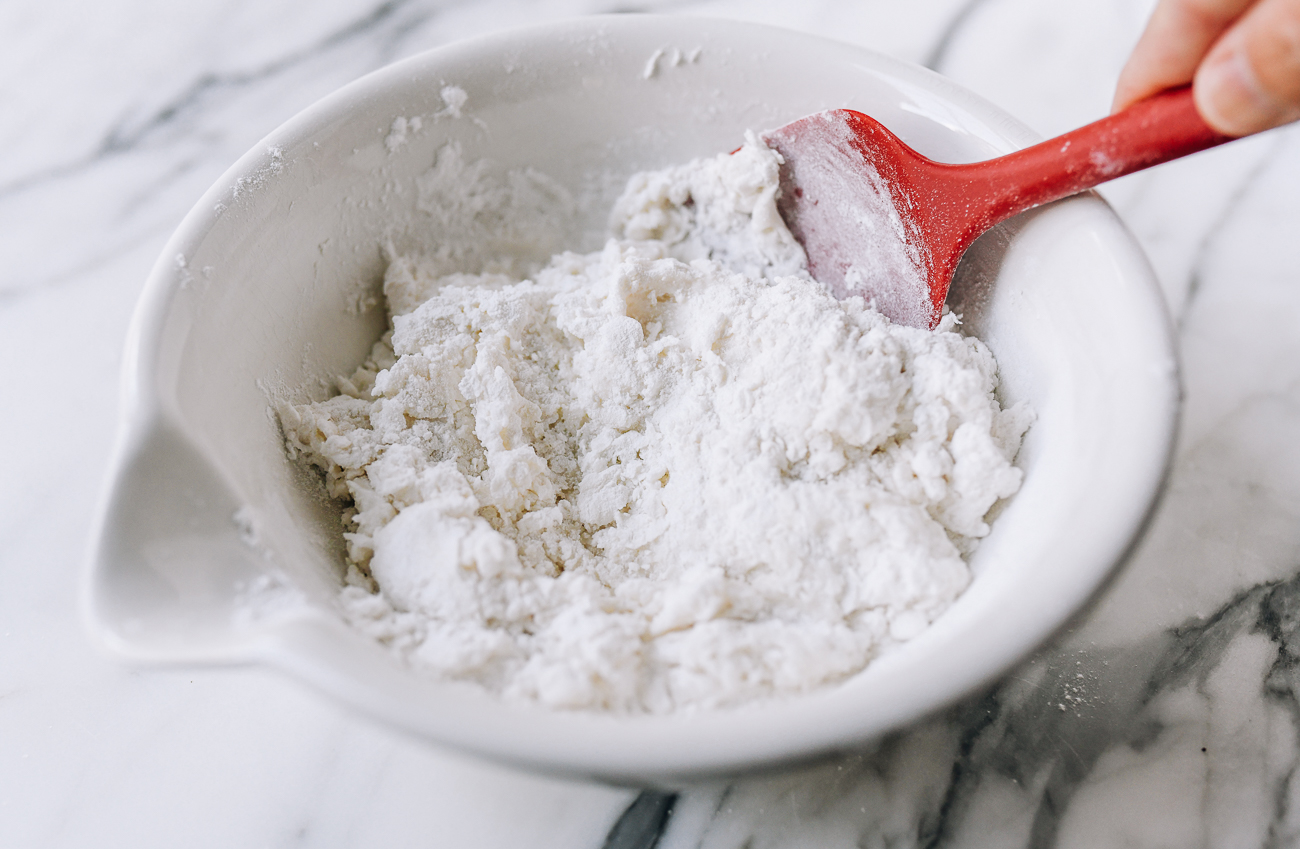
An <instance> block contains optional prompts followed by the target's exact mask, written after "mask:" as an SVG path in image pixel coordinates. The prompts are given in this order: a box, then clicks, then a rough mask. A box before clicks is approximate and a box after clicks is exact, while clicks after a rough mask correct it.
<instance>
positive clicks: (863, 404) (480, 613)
mask: <svg viewBox="0 0 1300 849" xmlns="http://www.w3.org/2000/svg"><path fill="white" fill-rule="evenodd" d="M441 156H450V154H443V155H441ZM444 164H445V163H444ZM779 164H780V160H779V157H778V156H777V155H776V154H775V153H774V152H772V151H770V150H768V149H767V148H766V147H764V146H763V145H762V144H761V143H759V142H756V141H755V140H754V139H753V138H752V137H751V138H750V139H749V140H748V142H747V143H746V145H745V147H744V148H743V149H742V150H741V151H740V152H739V153H737V154H735V155H734V156H722V157H718V158H715V159H710V160H699V161H696V162H692V163H690V164H688V165H685V166H681V167H678V168H672V169H667V170H665V171H661V172H654V173H648V174H640V175H637V176H635V177H634V178H633V179H632V180H631V181H630V183H629V185H628V189H627V191H626V192H625V193H624V195H623V197H622V198H620V199H619V201H618V202H617V203H616V204H615V207H614V211H613V215H612V223H611V229H612V231H613V238H611V239H610V240H609V241H608V243H607V244H606V245H605V247H604V249H603V250H600V251H597V252H595V253H589V254H579V253H562V254H558V255H556V256H554V257H553V258H552V259H551V260H550V262H549V263H547V264H546V265H545V266H544V267H541V268H540V269H537V270H536V271H530V273H528V274H527V275H526V276H525V275H523V274H520V273H499V272H496V271H493V270H492V269H488V270H487V271H486V272H485V273H477V272H480V271H483V270H482V269H475V270H474V271H475V272H476V273H468V272H466V271H457V272H452V273H446V271H445V257H446V255H447V251H443V254H442V257H443V260H444V261H439V262H430V261H427V260H426V259H424V258H422V257H419V256H404V257H397V258H395V259H394V260H393V261H392V262H391V264H390V265H389V268H388V273H387V276H386V279H385V293H386V295H387V296H388V303H389V307H390V312H391V319H392V321H391V330H390V331H389V332H388V333H387V334H385V336H384V337H383V338H382V339H381V340H380V341H379V342H378V343H377V344H376V345H375V347H374V349H373V351H372V353H371V355H370V357H369V359H368V360H367V361H366V363H364V364H363V365H362V366H361V367H360V368H359V369H358V371H357V372H356V373H355V374H354V375H353V376H352V377H351V378H348V379H345V380H340V382H339V385H340V389H341V390H342V391H341V394H339V395H338V396H336V397H334V398H331V399H329V400H327V401H324V402H321V403H315V404H304V405H299V406H292V407H290V406H285V407H283V408H282V409H281V420H282V423H283V425H284V428H285V432H286V435H287V438H288V443H289V445H290V448H291V450H292V451H293V452H295V453H296V454H297V455H299V456H301V457H303V458H305V459H306V460H307V461H309V462H311V463H314V464H315V465H317V466H319V467H320V468H321V469H322V470H323V471H324V473H325V476H326V483H327V487H328V489H329V491H330V493H331V495H333V496H335V497H338V498H342V499H346V500H347V501H348V502H349V503H350V507H349V508H348V511H347V513H346V514H345V520H346V523H347V525H348V532H347V533H346V535H345V536H346V539H347V544H348V560H349V564H350V567H349V586H348V587H347V588H345V589H344V590H343V593H342V596H341V599H342V608H343V610H344V612H345V615H346V616H347V618H348V619H349V621H350V622H351V623H352V624H353V625H354V626H356V627H358V628H360V629H362V630H363V631H364V632H366V633H368V634H371V635H373V636H374V637H375V638H377V639H380V640H382V641H384V642H385V643H387V644H389V645H391V646H392V647H393V649H394V650H396V651H398V652H399V653H400V654H402V655H403V656H404V657H406V658H407V659H408V660H409V662H410V663H412V664H413V665H415V666H416V667H419V668H422V669H425V670H428V671H429V672H430V673H431V674H434V675H436V676H439V677H442V678H445V679H452V680H459V681H466V682H471V683H474V684H477V685H480V686H482V687H485V688H487V689H489V690H491V691H493V692H496V693H499V694H500V695H501V696H502V697H504V698H508V699H512V700H525V701H534V702H540V703H541V704H544V705H547V706H550V707H553V708H561V709H593V710H608V711H614V712H624V713H629V712H630V713H638V712H650V713H666V712H669V711H673V710H680V709H696V708H711V707H723V706H729V705H735V704H739V703H742V702H745V701H747V700H752V699H756V698H764V697H772V696H777V695H783V694H792V693H799V692H804V691H807V690H810V689H813V688H816V687H820V686H824V685H826V684H829V683H832V682H836V681H840V680H843V679H844V678H846V677H848V676H850V675H852V674H854V673H855V672H857V671H859V670H861V669H862V668H863V667H864V666H866V665H867V664H868V663H869V662H870V661H871V660H872V659H873V658H874V657H876V656H877V655H879V654H880V653H881V652H882V651H884V650H887V649H888V648H889V647H890V646H891V645H893V644H895V643H897V642H899V641H902V640H906V639H908V638H910V637H912V636H914V635H916V634H917V633H919V632H920V631H921V630H922V629H924V628H925V627H926V626H927V625H928V624H929V623H930V622H932V621H933V620H934V619H935V617H937V616H938V615H939V614H941V613H942V612H943V611H944V610H945V609H946V608H947V607H948V606H949V605H950V604H951V603H952V601H953V600H954V599H955V598H956V597H957V596H958V594H960V593H961V592H962V590H963V589H965V587H966V585H967V584H968V582H969V580H970V575H969V569H968V567H967V565H966V562H965V560H964V559H963V555H964V554H965V553H967V552H968V551H969V549H970V548H971V547H972V545H973V544H974V542H975V541H976V540H977V539H978V538H980V537H982V536H984V535H985V534H987V533H988V530H989V529H988V525H987V524H986V522H985V516H986V514H987V513H988V511H989V509H990V508H991V507H992V506H993V505H994V504H995V503H996V502H997V501H998V500H999V499H1002V498H1006V497H1008V496H1010V495H1012V494H1013V493H1014V492H1015V491H1016V490H1017V488H1018V487H1019V485H1020V479H1021V473H1020V471H1019V470H1018V469H1016V468H1015V467H1014V466H1013V465H1012V460H1013V458H1014V457H1015V455H1016V452H1017V451H1018V450H1019V446H1020V441H1021V436H1022V434H1023V432H1024V430H1025V428H1026V427H1027V426H1028V424H1029V421H1030V418H1031V414H1030V413H1029V411H1028V410H1026V409H1025V408H1023V407H1022V406H1016V407H1012V408H1010V409H1007V410H1002V409H1001V408H1000V406H999V404H998V402H997V400H996V398H995V396H994V392H995V390H996V388H997V367H996V364H995V362H994V360H993V357H992V355H991V354H990V352H989V351H988V349H987V348H986V347H985V346H984V345H983V344H982V343H981V342H979V341H978V340H976V339H973V338H969V337H964V336H962V335H960V334H959V333H957V332H955V328H956V319H955V318H954V317H952V316H949V317H947V318H945V319H944V321H943V322H942V323H941V325H940V327H939V329H938V330H937V331H933V332H931V331H926V330H916V329H913V328H908V327H902V326H896V325H892V324H890V322H889V321H888V320H887V319H885V318H884V317H882V316H881V315H880V314H879V313H877V312H876V311H874V310H873V309H872V308H871V307H870V306H869V305H867V304H865V303H863V301H862V300H861V299H856V298H855V299H848V300H845V301H838V300H836V299H835V298H834V297H832V296H831V295H830V294H828V293H827V292H826V291H825V290H824V289H823V288H822V287H821V286H819V285H818V284H816V283H814V282H813V281H812V280H811V279H810V278H808V276H807V272H806V265H805V264H804V261H803V255H802V249H801V248H800V247H799V244H798V243H797V242H796V241H795V240H794V239H793V237H791V235H790V233H789V231H788V230H787V229H786V228H785V225H784V224H783V223H782V221H781V219H780V216H779V215H778V214H777V211H776V205H775V204H776V193H777V186H778V185H779V181H778V166H779ZM463 171H464V169H462V171H461V173H460V176H459V177H458V178H457V179H462V180H463V179H464V173H463ZM480 178H481V179H483V180H489V179H492V178H491V177H490V175H489V174H488V173H487V172H486V171H484V172H483V173H482V174H480V175H479V177H476V178H475V179H480ZM429 179H433V178H432V177H430V178H429ZM506 185H507V186H508V184H506ZM482 188H483V187H479V189H477V190H476V191H478V192H479V194H491V193H490V192H484V191H482ZM534 194H535V192H534ZM498 267H499V268H507V269H512V270H513V267H512V266H511V265H510V263H508V262H506V263H502V264H499V266H498Z"/></svg>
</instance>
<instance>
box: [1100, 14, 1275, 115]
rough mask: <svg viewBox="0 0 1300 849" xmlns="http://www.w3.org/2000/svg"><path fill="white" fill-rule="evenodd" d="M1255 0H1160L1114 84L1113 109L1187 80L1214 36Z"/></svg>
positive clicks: (1190, 78) (1121, 107)
mask: <svg viewBox="0 0 1300 849" xmlns="http://www.w3.org/2000/svg"><path fill="white" fill-rule="evenodd" d="M1253 2H1254V0H1160V2H1159V3H1158V4H1157V5H1156V8H1155V11H1154V12H1152V13H1151V20H1150V21H1148V22H1147V28H1146V30H1145V31H1144V32H1143V33H1142V37H1141V38H1139V39H1138V43H1137V46H1136V47H1134V48H1133V54H1132V56H1130V57H1129V60H1128V64H1126V65H1125V66H1124V70H1123V71H1122V72H1120V75H1119V83H1118V85H1117V86H1116V88H1115V105H1114V110H1115V111H1119V110H1120V109H1123V108H1124V107H1126V106H1128V105H1130V104H1132V103H1134V102H1136V101H1138V100H1142V99H1143V98H1146V97H1150V96H1151V95H1153V94H1155V93H1156V92H1160V91H1164V90H1165V89H1167V88H1171V87H1173V86H1177V85H1183V84H1185V83H1189V82H1191V81H1192V77H1193V76H1194V75H1195V74H1196V68H1197V66H1198V65H1200V64H1201V60H1202V59H1203V58H1205V55H1206V53H1207V52H1208V51H1209V50H1210V47H1211V45H1213V44H1214V42H1215V40H1216V39H1217V38H1219V36H1220V35H1222V34H1223V33H1224V32H1225V31H1226V30H1227V29H1228V28H1229V26H1231V25H1232V22H1233V21H1235V20H1237V18H1239V17H1240V16H1241V15H1242V13H1243V12H1245V11H1246V9H1247V8H1249V7H1250V5H1251V4H1252V3H1253Z"/></svg>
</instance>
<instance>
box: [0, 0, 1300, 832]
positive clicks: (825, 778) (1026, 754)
mask: <svg viewBox="0 0 1300 849" xmlns="http://www.w3.org/2000/svg"><path fill="white" fill-rule="evenodd" d="M633 8H635V9H642V10H646V11H660V12H672V13H682V14H712V15H718V16H728V17H742V18H747V19H752V20H760V21H765V22H769V23H776V24H781V25H784V26H788V27H791V28H794V29H800V30H805V31H810V32H814V33H818V34H823V35H828V36H831V37H835V38H839V39H842V40H847V41H852V42H856V43H859V44H863V45H866V46H869V47H872V48H875V49H879V50H882V51H884V52H887V53H891V54H894V55H896V56H900V57H902V58H905V59H910V60H913V61H919V62H925V63H927V64H930V65H931V66H933V67H936V68H937V69H938V70H940V71H941V72H943V73H945V74H948V75H949V76H951V77H953V78H954V79H956V80H957V81H959V82H961V83H962V84H964V85H966V86H968V87H970V88H972V89H974V90H975V91H977V92H979V93H981V94H983V95H985V96H986V97H988V98H989V99H991V100H993V101H994V102H996V103H998V104H1000V105H1002V106H1004V107H1005V108H1007V109H1008V110H1010V111H1011V112H1012V113H1014V114H1016V115H1019V116H1020V117H1021V118H1023V119H1024V120H1025V121H1026V122H1027V123H1029V124H1030V125H1032V126H1034V127H1035V128H1037V129H1039V130H1041V131H1042V132H1044V133H1054V132H1058V131H1063V130H1066V129H1069V128H1070V127H1072V126H1075V125H1077V124H1081V123H1084V122H1086V121H1088V120H1091V119H1093V118H1095V117H1099V116H1100V115H1101V114H1103V113H1104V111H1105V110H1106V108H1107V105H1108V102H1109V97H1110V90H1111V88H1112V87H1113V85H1114V80H1115V77H1116V75H1117V73H1118V70H1119V67H1120V65H1121V63H1122V61H1123V59H1124V56H1125V54H1126V52H1127V50H1128V49H1129V47H1130V46H1131V45H1132V43H1133V42H1134V40H1135V39H1136V37H1137V33H1138V31H1139V29H1140V27H1141V25H1142V22H1143V20H1144V19H1145V16H1146V14H1147V12H1148V10H1149V3H1146V2H1131V0H1096V2H1091V3H1073V4H1065V3H1060V2H1055V0H924V2H914V3H907V4H902V3H897V2H894V0H856V2H850V0H838V2H837V0H821V1H820V2H817V1H816V0H808V2H804V3H799V4H782V3H778V2H775V0H767V1H766V2H739V0H719V2H701V1H700V0H682V2H671V1H670V0H652V2H647V3H644V4H641V5H635V4H632V5H628V4H623V3H620V2H616V0H552V1H551V2H544V3H527V2H523V1H522V0H476V2H468V0H462V2H451V0H446V1H445V2H438V0H391V2H387V3H380V2H377V0H322V1H321V2H305V0H278V2H256V3H255V2H238V0H193V1H192V2H187V3H171V2H163V0H104V2H97V3H91V2H78V0H60V2H40V3H38V2H35V0H9V2H6V3H4V4H0V151H3V156H0V258H2V259H3V262H0V352H2V354H3V360H4V362H7V363H9V364H10V367H9V368H7V369H6V370H5V373H4V383H5V392H4V398H5V401H4V408H3V415H0V456H2V457H3V464H2V465H0V468H3V470H4V471H3V476H2V477H0V482H2V483H3V485H2V486H0V499H2V500H0V540H2V541H3V542H2V543H0V552H2V553H0V575H2V576H3V581H4V583H3V588H2V589H0V637H2V639H0V846H4V847H85V846H96V847H113V846H132V847H177V846H184V847H208V846H211V847H280V846H306V847H336V846H358V847H361V846H391V847H398V846H425V845H428V846H467V847H521V846H537V847H592V849H596V848H597V847H602V846H605V847H624V849H630V847H650V846H655V845H657V846H659V847H661V849H679V847H703V849H740V847H751V849H765V847H797V846H818V847H828V849H834V848H835V847H884V846H890V847H911V846H922V847H936V846H944V847H947V846H1012V847H1014V846H1035V847H1046V846H1061V847H1076V846H1078V847H1084V846H1087V847H1165V846H1168V847H1187V846H1234V847H1255V846H1260V847H1265V846H1267V847H1282V846H1293V845H1300V779H1297V778H1296V767H1297V764H1298V763H1300V743H1298V741H1297V731H1298V730H1300V702H1298V701H1297V694H1298V692H1300V446H1297V444H1296V439H1295V436H1296V434H1297V433H1300V332H1297V330H1296V329H1295V324H1296V316H1297V315H1298V314H1300V259H1298V258H1297V253H1296V251H1295V248H1294V245H1295V239H1296V235H1297V234H1298V233H1300V191H1297V189H1300V131H1297V130H1296V129H1290V130H1285V131H1280V132H1274V133H1270V134H1267V135H1265V136H1262V137H1259V138H1256V139H1252V140H1248V141H1244V142H1239V143H1235V144H1233V145H1230V146H1228V147H1226V148H1222V149H1219V150H1216V151H1211V152H1208V153H1205V154H1201V155H1198V156H1196V157H1194V158H1192V159H1189V160H1185V161H1182V162H1178V163H1173V164H1170V165H1167V166H1164V167H1161V168H1160V169H1158V170H1156V171H1153V172H1147V173H1145V174H1140V175H1136V176H1134V177H1130V178H1127V179H1126V180H1124V181H1121V182H1120V183H1118V184H1115V185H1113V186H1111V187H1110V188H1108V189H1107V190H1106V192H1105V193H1106V195H1107V196H1108V197H1109V198H1110V199H1111V201H1112V202H1113V203H1114V204H1115V206H1116V207H1117V209H1118V210H1119V211H1120V213H1121V215H1122V216H1123V217H1124V218H1125V219H1126V220H1127V222H1128V223H1129V225H1130V226H1131V227H1132V228H1133V230H1134V232H1135V233H1136V234H1137V235H1138V238H1139V239H1140V241H1141V242H1142V244H1143V245H1144V246H1145V248H1146V249H1147V251H1148V253H1149V255H1150V257H1151V259H1152V262H1153V263H1154V265H1155V267H1156V269H1157V271H1158V273H1159V276H1160V278H1161V282H1162V285H1163V286H1164V289H1165V291H1166V293H1167V295H1168V298H1169V303H1170V307H1171V310H1172V312H1173V314H1174V316H1175V320H1176V322H1177V324H1178V327H1179V331H1180V334H1181V346H1182V356H1183V360H1184V365H1185V384H1186V389H1187V397H1186V406H1185V418H1184V425H1183V431H1182V435H1181V440H1180V447H1179V450H1178V454H1177V459H1176V464H1175V467H1174V471H1173V476H1172V478H1171V481H1170V485H1169V489H1168V492H1167V495H1166V497H1165V499H1164V501H1163V504H1162V506H1161V508H1160V510H1159V513H1158V515H1157V517H1156V520H1155V522H1154V524H1153V526H1152V527H1151V529H1150V531H1149V533H1148V534H1147V536H1146V538H1145V540H1144V541H1143V543H1142V545H1141V546H1140V548H1139V550H1138V552H1137V554H1136V556H1135V557H1134V558H1133V560H1132V562H1131V563H1130V564H1129V566H1128V567H1127V569H1126V570H1125V571H1124V572H1123V573H1122V575H1121V577H1120V578H1119V579H1118V580H1117V581H1116V582H1115V583H1114V585H1113V586H1112V587H1111V588H1110V589H1109V591H1108V592H1107V593H1106V595H1105V597H1104V598H1103V599H1102V600H1101V601H1100V603H1099V605H1098V606H1097V607H1096V608H1095V609H1094V610H1093V611H1092V612H1091V613H1090V614H1089V615H1088V616H1087V617H1086V618H1084V619H1083V620H1082V621H1080V622H1079V623H1077V625H1076V627H1075V628H1074V629H1073V630H1071V631H1070V632H1068V633H1066V634H1064V635H1062V637H1061V638H1060V639H1059V640H1058V641H1057V642H1056V643H1055V644H1053V645H1051V646H1049V647H1047V648H1045V649H1044V650H1043V651H1042V652H1041V653H1040V654H1039V655H1038V657H1037V658H1036V659H1034V660H1033V661H1032V662H1031V663H1029V664H1027V665H1026V666H1024V667H1023V668H1021V669H1019V670H1017V671H1016V672H1014V673H1013V674H1012V675H1010V676H1009V677H1008V678H1007V680H1006V681H1005V682H1003V683H1002V684H1001V685H999V686H998V687H996V688H994V689H993V690H992V691H990V692H989V693H987V694H984V695H982V696H979V697H977V698H973V699H971V700H969V701H968V702H966V703H965V704H962V705H960V706H958V707H956V708H954V709H953V710H951V711H949V712H948V713H947V714H945V715H944V716H942V717H938V718H935V719H932V720H930V721H927V722H926V723H924V724H922V725H920V726H918V727H915V728H912V729H909V730H906V731H904V732H902V733H900V734H898V735H896V736H895V737H893V738H891V739H890V740H888V741H886V742H885V744H884V746H883V747H882V749H881V750H880V751H879V752H877V753H876V754H874V755H872V756H870V757H856V758H848V759H844V760H841V761H838V762H834V763H830V764H826V765H823V766H819V767H816V768H812V769H808V770H804V771H801V772H798V773H790V774H784V775H780V776H775V777H772V776H769V777H762V778H752V779H748V780H743V781H739V782H737V783H735V784H732V785H729V786H718V787H706V788H696V789H692V790H690V791H686V792H683V793H681V794H679V795H677V796H668V795H664V794H656V793H645V794H638V793H637V792H635V791H631V790H626V789H614V788H608V787H600V786H588V785H579V784H572V783H565V782H560V781H555V780H549V779H545V778H540V777H537V776H532V775H525V774H520V773H514V772H510V771H507V770H504V769H501V768H498V767H495V766H490V765H486V764H482V763H478V762H473V761H469V760H465V759H461V758H457V757H452V756H449V755H447V754H445V753H442V752H440V751H437V750H434V749H432V748H430V747H428V746H426V745H425V744H423V743H420V742H417V741H413V740H411V739H408V738H405V737H402V736H400V735H398V734H395V733H393V732H391V731H389V730H387V729H386V728H383V727H380V726H377V725H375V724H373V723H372V722H370V721H369V720H367V719H364V718H361V717H357V716H353V715H351V714H349V713H346V712H345V711H343V710H341V709H340V708H337V707H335V706H334V705H333V704H331V703H329V702H326V701H324V700H322V699H320V698H318V697H317V696H316V695H315V694H314V693H312V692H308V691H306V690H305V689H303V688H302V687H300V686H299V685H297V684H296V683H294V682H292V681H289V680H287V679H285V678H283V677H281V676H279V675H276V674H273V673H270V672H263V671H259V670H257V669H244V668H239V669H223V670H212V669H195V670H188V669H187V670H161V671H160V670H139V671H137V670H129V669H126V668H123V667H120V666H118V665H117V664H115V663H113V662H112V661H111V660H109V659H106V658H104V657H101V656H100V655H98V654H96V653H95V651H94V650H93V649H92V648H91V646H90V645H89V644H88V642H87V640H86V638H85V636H84V634H83V632H82V629H81V626H80V622H79V616H78V609H77V593H78V584H79V580H80V573H81V569H82V560H83V557H84V550H85V548H86V545H87V535H88V525H89V520H90V516H91V512H92V509H93V505H94V503H95V501H96V498H97V496H98V494H99V488H100V484H101V479H102V477H103V474H104V471H105V466H106V462H107V457H108V452H109V449H110V446H111V442H112V433H113V427H114V416H115V414H116V409H117V373H118V369H119V366H120V358H121V354H120V351H121V346H122V341H123V338H124V335H125V331H126V325H127V321H128V319H129V316H130V314H131V310H132V308H133V305H134V303H135V300H136V297H137V295H138V294H139V291H140V288H141V285H142V283H143V281H144V279H145V276H146V274H147V273H148V271H149V268H150V266H151V265H152V263H153V261H154V259H155V257H156V256H157V254H158V253H159V251H160V250H161V248H162V246H163V243H164V242H165V240H166V239H167V237H168V235H169V234H170V232H171V230H172V229H173V228H174V227H175V226H176V224H177V223H178V222H179V220H180V219H181V217H182V216H183V215H184V213H185V212H186V211H187V210H188V209H189V207H190V206H191V205H192V204H193V203H194V201H195V200H196V199H197V198H198V197H199V195H200V194H201V193H202V192H203V190H204V189H206V187H207V186H208V185H209V184H210V183H211V182H212V181H213V180H215V179H216V177H217V176H218V175H219V174H220V173H221V172H222V171H224V170H225V168H226V167H227V166H228V165H229V164H230V163H232V162H233V161H234V160H235V159H236V158H237V157H238V156H239V155H240V154H242V153H243V152H244V151H245V150H247V149H248V148H250V147H251V146H252V145H253V144H254V143H256V142H257V140H258V139H259V138H260V137H261V136H263V135H264V134H265V133H267V132H269V131H270V130H271V129H273V128H274V127H275V126H276V125H278V124H279V123H281V122H282V121H283V120H285V119H286V118H288V117H289V116H291V115H292V114H294V113H295V112H297V111H298V110H299V109H301V108H303V107H305V106H307V105H308V104H310V103H311V102H313V101H314V100H316V99H317V98H319V97H321V96H322V95H324V94H326V93H328V92H330V91H332V90H333V89H335V88H338V87H339V86H341V85H343V84H344V83H346V82H348V81H350V80H352V79H354V78H355V77H357V76H359V75H361V74H363V73H365V72H367V71H369V70H372V69H374V68H376V67H378V66H380V65H382V64H385V63H387V62H390V61H392V60H394V59H397V58H400V57H402V56H406V55H410V54H413V53H415V52H418V51H421V50H425V49H428V48H430V47H434V46H437V45H439V44H443V43H446V42H448V41H451V40H454V39H458V38H463V37H466V36H470V35H474V34H477V33H481V32H486V31H489V30H492V29H494V28H497V27H500V26H503V25H518V24H524V23H528V22H533V21H540V20H546V19H551V18H555V17H560V16H569V15H577V14H587V13H591V12H600V11H628V10H630V9H633ZM629 806H631V807H629Z"/></svg>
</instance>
